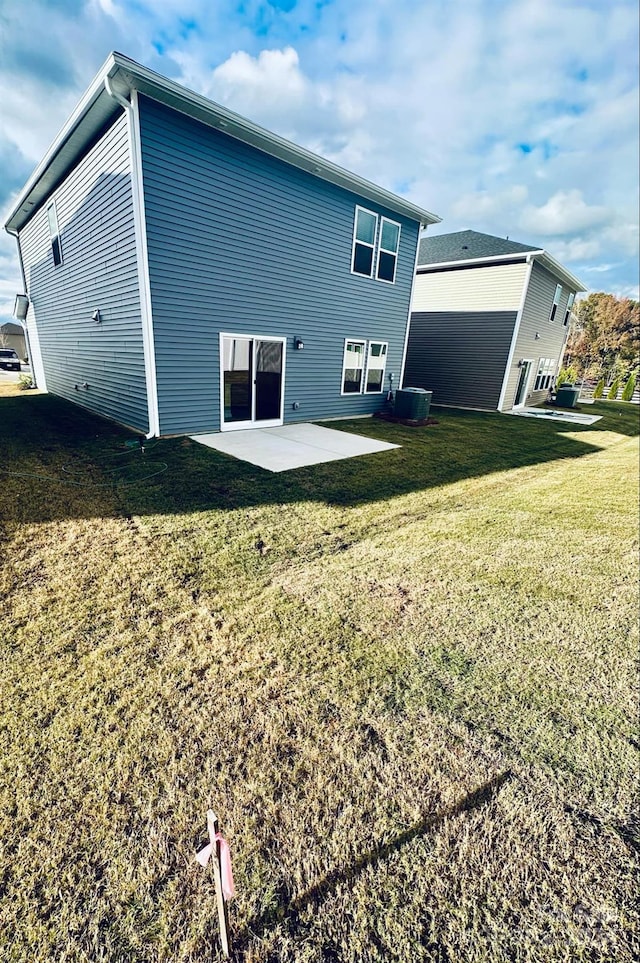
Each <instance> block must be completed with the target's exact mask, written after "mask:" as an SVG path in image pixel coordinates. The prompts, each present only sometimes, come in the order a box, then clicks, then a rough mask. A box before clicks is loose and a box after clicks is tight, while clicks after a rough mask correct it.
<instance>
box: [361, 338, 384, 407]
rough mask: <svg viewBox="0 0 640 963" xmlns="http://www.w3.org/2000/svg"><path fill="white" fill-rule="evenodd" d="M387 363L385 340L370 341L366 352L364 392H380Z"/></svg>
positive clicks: (370, 393) (371, 393)
mask: <svg viewBox="0 0 640 963" xmlns="http://www.w3.org/2000/svg"><path fill="white" fill-rule="evenodd" d="M386 364H387V343H386V341H370V342H369V351H368V353H367V377H366V379H365V385H364V390H365V392H366V394H368V395H373V394H380V392H381V391H382V390H383V388H384V369H385V367H386Z"/></svg>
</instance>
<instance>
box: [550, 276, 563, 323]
mask: <svg viewBox="0 0 640 963" xmlns="http://www.w3.org/2000/svg"><path fill="white" fill-rule="evenodd" d="M561 294H562V285H561V284H556V293H555V294H554V295H553V304H552V305H551V312H550V314H549V321H553V319H554V318H555V316H556V311H557V310H558V305H559V304H560V295H561Z"/></svg>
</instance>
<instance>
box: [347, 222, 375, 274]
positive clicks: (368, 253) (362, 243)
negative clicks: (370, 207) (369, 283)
mask: <svg viewBox="0 0 640 963" xmlns="http://www.w3.org/2000/svg"><path fill="white" fill-rule="evenodd" d="M377 229H378V215H377V214H372V213H371V211H365V209H364V207H356V220H355V224H354V228H353V253H352V255H351V270H352V272H353V273H354V274H363V275H365V276H366V277H368V278H370V277H371V276H372V274H373V252H374V250H375V246H376V232H377Z"/></svg>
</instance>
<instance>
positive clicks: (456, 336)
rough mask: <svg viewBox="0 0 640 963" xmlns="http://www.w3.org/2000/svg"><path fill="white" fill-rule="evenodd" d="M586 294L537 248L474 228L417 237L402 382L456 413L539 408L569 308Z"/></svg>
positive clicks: (554, 370)
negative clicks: (580, 294) (424, 390)
mask: <svg viewBox="0 0 640 963" xmlns="http://www.w3.org/2000/svg"><path fill="white" fill-rule="evenodd" d="M584 290H585V288H584V287H583V285H582V284H581V283H580V281H578V279H577V278H575V277H574V276H573V275H572V274H571V273H570V272H569V271H567V270H566V268H564V267H562V265H560V264H559V263H558V262H557V261H556V260H555V259H554V258H553V257H552V256H551V255H550V254H548V253H547V252H546V251H544V250H543V249H541V248H538V247H536V246H535V245H530V244H522V243H520V242H517V241H511V240H509V239H508V238H501V237H495V236H493V235H490V234H482V233H480V232H478V231H458V232H455V233H453V234H442V235H438V236H434V237H427V238H423V240H422V241H421V242H420V248H419V253H418V266H417V275H416V282H415V286H414V292H413V299H412V306H411V324H410V329H409V341H408V348H407V359H406V367H405V372H404V385H405V386H414V387H421V388H427V389H430V390H432V391H433V401H434V403H435V404H440V405H451V406H454V407H461V408H477V409H487V410H493V411H495V410H499V411H508V410H510V409H511V408H514V407H517V406H521V405H525V404H528V405H533V404H539V403H540V402H541V401H543V400H544V399H545V397H546V395H547V393H548V390H549V388H550V386H551V385H552V384H553V381H554V379H555V376H556V375H557V373H558V371H559V366H560V362H561V358H562V353H563V351H564V347H565V344H566V338H567V334H568V327H569V319H570V315H571V310H572V307H573V302H574V299H575V296H576V293H577V292H578V291H584Z"/></svg>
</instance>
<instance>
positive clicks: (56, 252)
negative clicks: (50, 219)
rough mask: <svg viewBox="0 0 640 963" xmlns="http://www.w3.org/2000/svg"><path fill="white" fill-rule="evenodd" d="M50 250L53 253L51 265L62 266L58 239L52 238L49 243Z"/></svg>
mask: <svg viewBox="0 0 640 963" xmlns="http://www.w3.org/2000/svg"><path fill="white" fill-rule="evenodd" d="M51 250H52V251H53V263H54V264H55V265H56V267H57V266H58V264H62V250H61V248H60V238H59V237H54V239H53V240H52V242H51Z"/></svg>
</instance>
